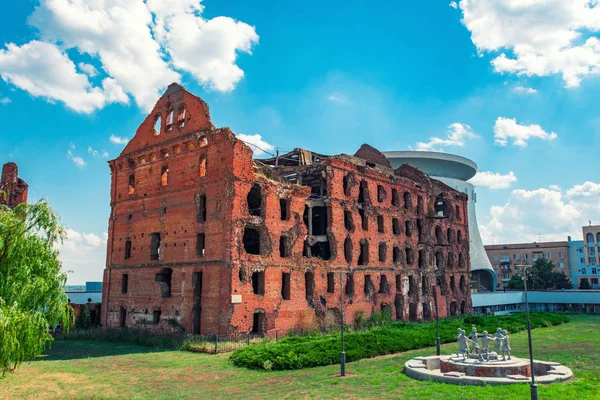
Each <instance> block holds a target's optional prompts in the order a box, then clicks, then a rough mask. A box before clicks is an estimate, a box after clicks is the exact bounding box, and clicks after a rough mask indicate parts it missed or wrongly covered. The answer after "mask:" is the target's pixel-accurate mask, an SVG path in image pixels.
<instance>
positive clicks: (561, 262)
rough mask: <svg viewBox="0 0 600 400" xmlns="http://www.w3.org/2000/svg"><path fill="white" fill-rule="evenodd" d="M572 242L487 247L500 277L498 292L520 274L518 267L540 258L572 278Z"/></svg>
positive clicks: (489, 256)
mask: <svg viewBox="0 0 600 400" xmlns="http://www.w3.org/2000/svg"><path fill="white" fill-rule="evenodd" d="M599 228H600V227H599ZM569 243H570V242H565V241H563V242H540V243H535V242H534V243H514V244H496V245H487V246H485V252H486V253H487V256H488V258H489V259H490V263H491V264H492V267H493V268H494V272H495V273H496V275H497V276H498V279H497V281H496V282H497V283H496V285H497V290H501V289H503V288H504V286H505V285H507V284H508V282H509V281H510V278H511V277H512V275H513V274H514V273H519V272H520V271H518V269H517V268H516V267H515V266H516V265H522V264H532V263H534V262H535V261H537V259H538V258H546V259H548V260H550V261H552V262H553V263H554V265H555V269H556V270H557V271H562V272H564V273H565V275H567V276H568V277H570V276H571V262H570V257H569Z"/></svg>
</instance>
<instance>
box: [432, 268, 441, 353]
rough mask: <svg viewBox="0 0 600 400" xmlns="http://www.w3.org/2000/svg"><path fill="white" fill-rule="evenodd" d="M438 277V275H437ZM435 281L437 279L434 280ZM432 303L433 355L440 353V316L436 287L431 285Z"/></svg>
mask: <svg viewBox="0 0 600 400" xmlns="http://www.w3.org/2000/svg"><path fill="white" fill-rule="evenodd" d="M437 279H439V277H437ZM436 282H437V280H436ZM433 303H434V304H435V335H436V338H435V355H436V356H439V355H440V316H439V311H438V298H437V287H436V286H435V285H434V286H433Z"/></svg>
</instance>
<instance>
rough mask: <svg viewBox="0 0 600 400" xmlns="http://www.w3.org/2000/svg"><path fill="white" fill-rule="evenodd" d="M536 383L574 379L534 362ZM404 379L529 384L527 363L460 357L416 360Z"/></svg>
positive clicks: (566, 372)
mask: <svg viewBox="0 0 600 400" xmlns="http://www.w3.org/2000/svg"><path fill="white" fill-rule="evenodd" d="M533 365H534V371H535V381H536V383H552V382H562V381H566V380H568V379H571V378H572V377H573V372H572V371H571V369H570V368H567V367H565V366H563V365H561V364H559V363H555V362H548V361H539V360H534V361H533ZM404 367H405V372H406V375H408V376H410V377H411V378H414V379H419V380H423V381H434V382H443V383H450V384H453V385H509V384H515V383H530V382H531V367H530V364H529V360H526V359H522V358H518V357H512V359H511V360H506V361H502V360H492V361H479V360H477V359H467V360H463V358H462V356H456V355H451V356H430V357H415V358H413V359H411V360H408V361H407V362H406V363H405V364H404Z"/></svg>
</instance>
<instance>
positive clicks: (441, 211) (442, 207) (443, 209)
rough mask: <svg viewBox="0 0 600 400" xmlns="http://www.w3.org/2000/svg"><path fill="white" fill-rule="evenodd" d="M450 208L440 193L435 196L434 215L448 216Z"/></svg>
mask: <svg viewBox="0 0 600 400" xmlns="http://www.w3.org/2000/svg"><path fill="white" fill-rule="evenodd" d="M451 210H452V209H451V208H449V207H448V202H447V201H446V199H444V195H443V194H440V195H439V196H437V197H436V198H435V215H436V216H438V217H448V216H449V214H450V211H451Z"/></svg>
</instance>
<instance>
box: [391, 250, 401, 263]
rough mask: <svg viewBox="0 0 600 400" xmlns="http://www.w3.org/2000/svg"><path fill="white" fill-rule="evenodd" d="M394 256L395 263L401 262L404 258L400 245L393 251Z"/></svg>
mask: <svg viewBox="0 0 600 400" xmlns="http://www.w3.org/2000/svg"><path fill="white" fill-rule="evenodd" d="M392 258H393V259H392V261H393V263H394V264H400V262H401V258H402V252H401V250H400V247H397V246H394V249H393V251H392Z"/></svg>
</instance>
